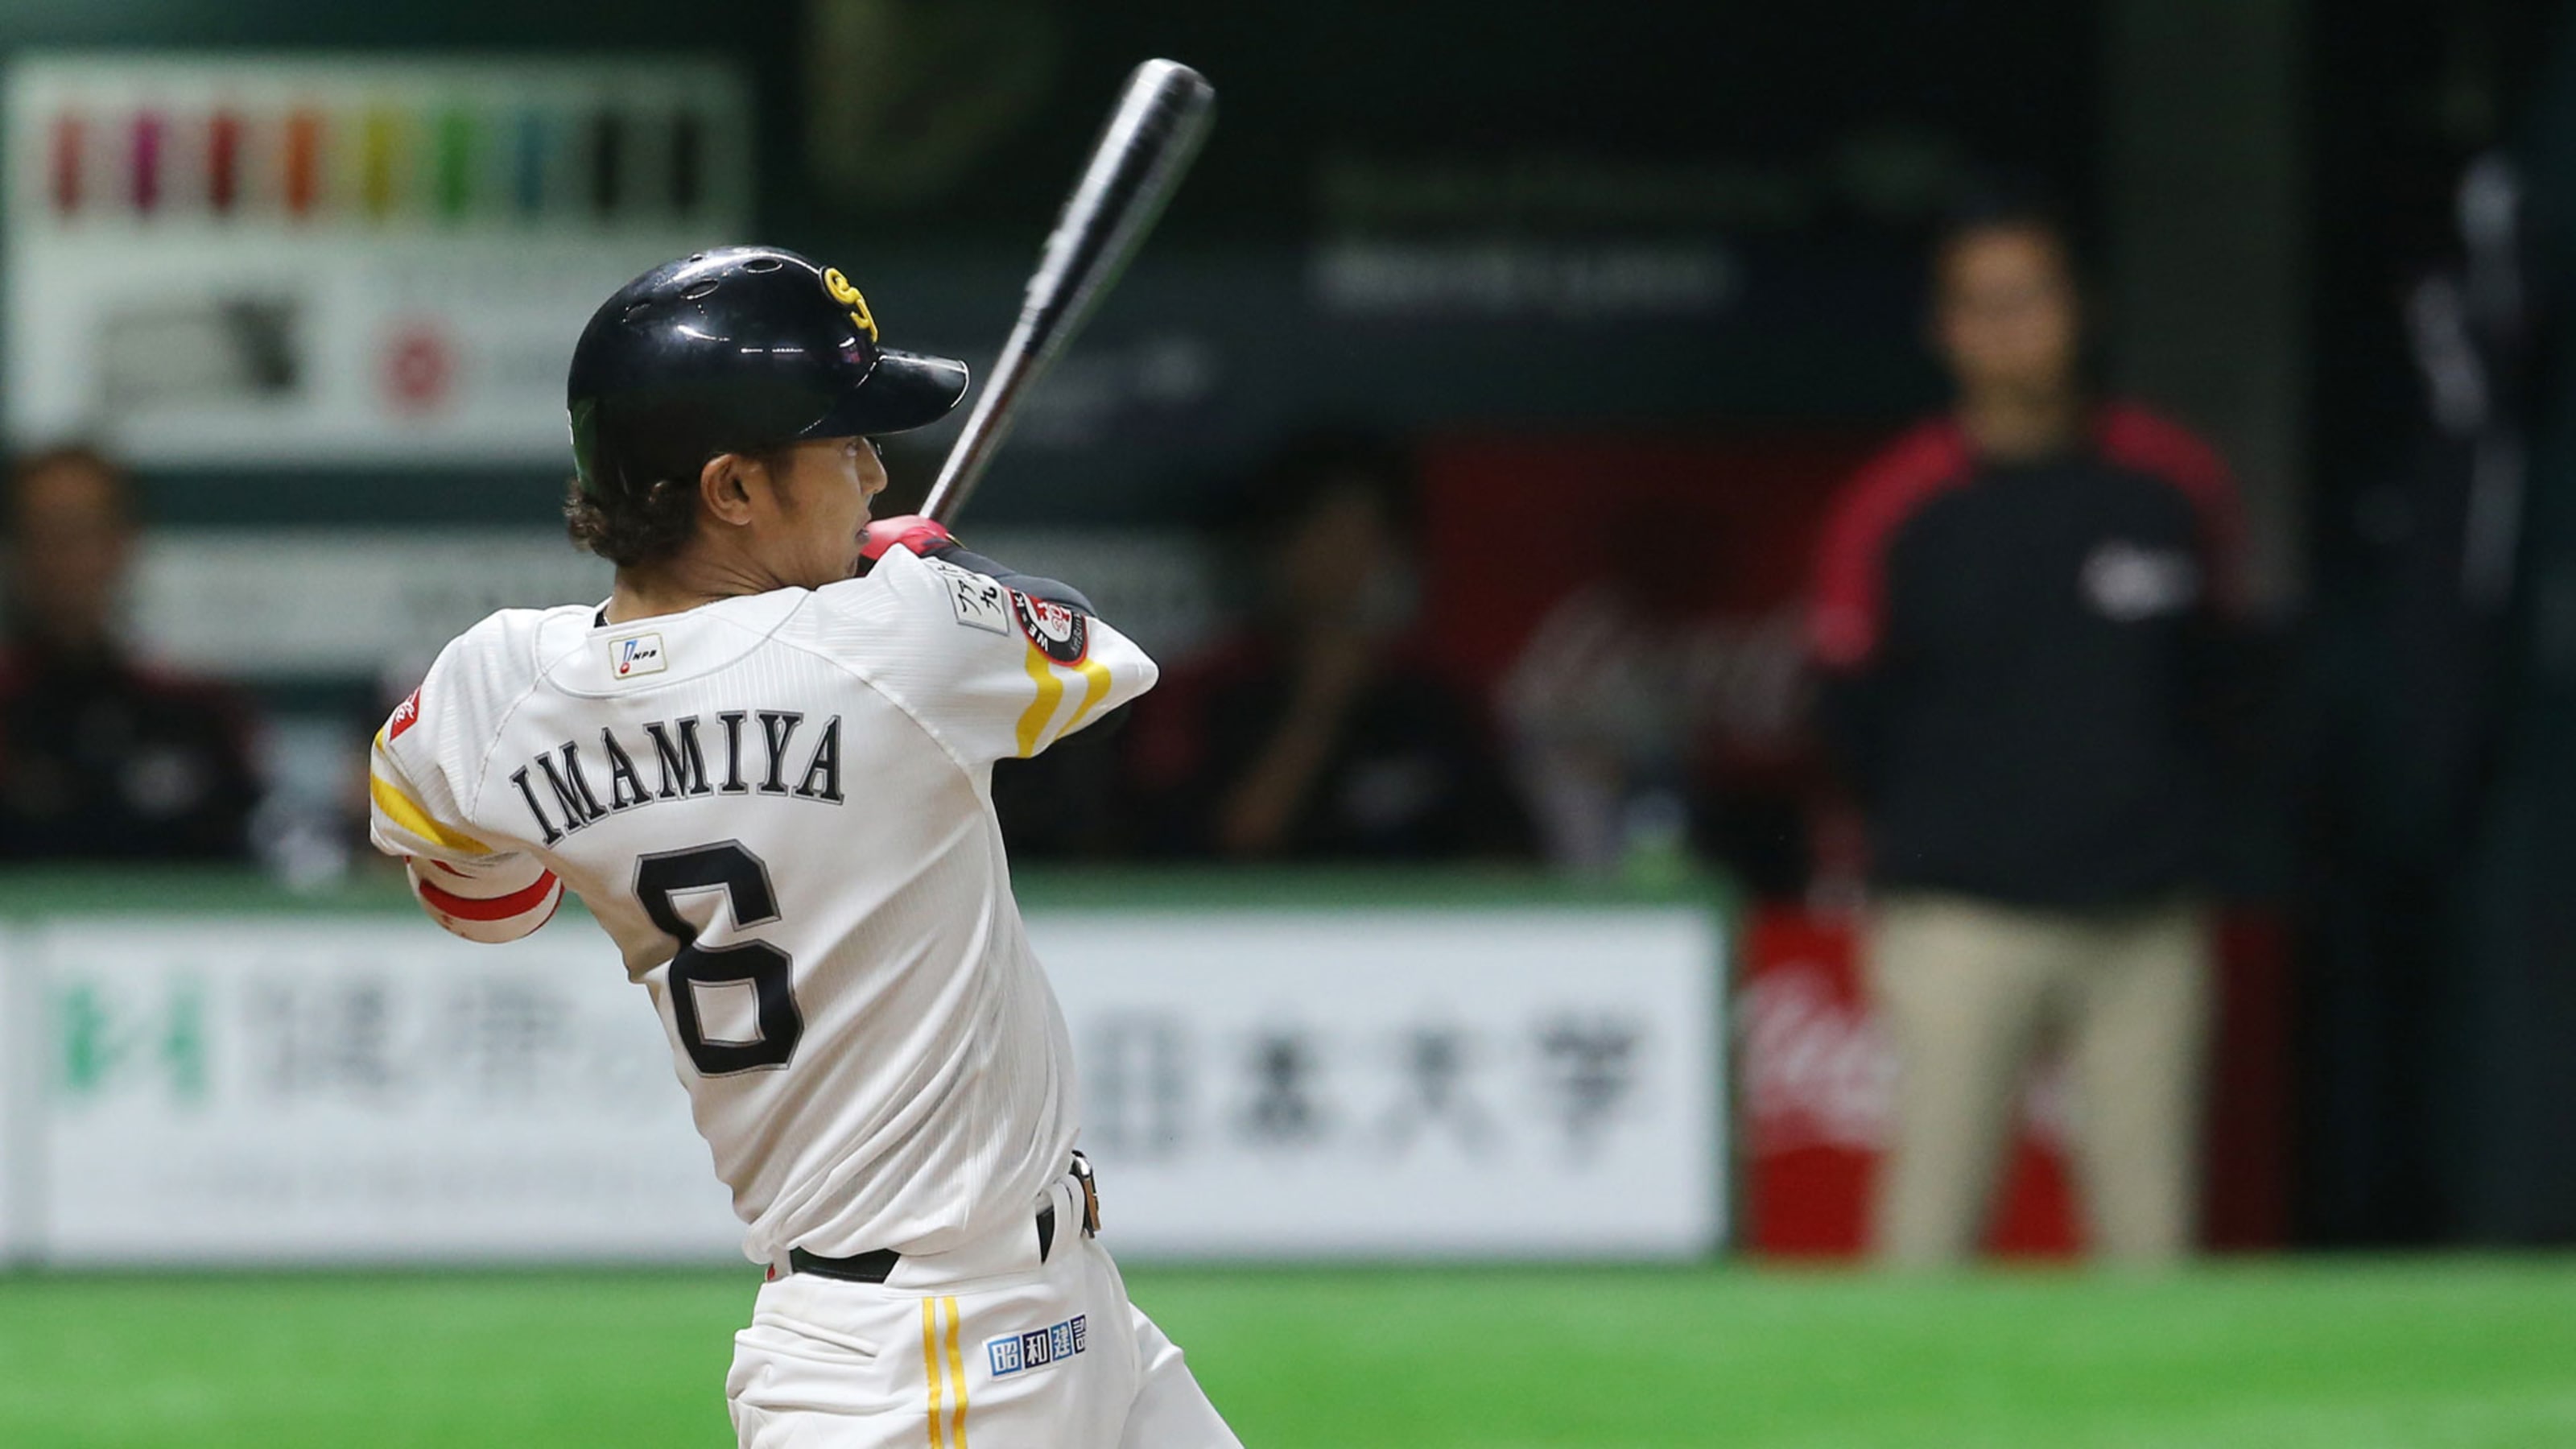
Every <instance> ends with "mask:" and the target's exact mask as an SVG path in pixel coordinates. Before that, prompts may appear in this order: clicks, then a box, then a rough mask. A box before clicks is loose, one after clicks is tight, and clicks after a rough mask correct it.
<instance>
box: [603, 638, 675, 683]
mask: <svg viewBox="0 0 2576 1449" xmlns="http://www.w3.org/2000/svg"><path fill="white" fill-rule="evenodd" d="M608 662H609V665H610V667H611V668H613V669H614V670H615V671H616V672H617V677H618V678H620V679H632V678H634V677H635V676H636V675H639V674H659V673H661V672H662V671H663V670H664V669H667V668H669V667H670V661H669V659H667V658H666V657H664V655H663V653H662V636H661V635H659V634H638V635H636V636H635V637H634V638H632V639H620V640H618V641H617V642H615V643H613V644H611V645H609V646H608Z"/></svg>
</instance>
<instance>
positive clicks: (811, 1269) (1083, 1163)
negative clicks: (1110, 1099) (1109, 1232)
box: [773, 1152, 1100, 1283]
mask: <svg viewBox="0 0 2576 1449" xmlns="http://www.w3.org/2000/svg"><path fill="white" fill-rule="evenodd" d="M1068 1170H1069V1171H1070V1172H1071V1173H1072V1174H1073V1178H1074V1181H1076V1182H1078V1183H1080V1184H1081V1185H1082V1230H1083V1231H1084V1232H1086V1233H1091V1234H1097V1233H1099V1231H1100V1190H1099V1189H1098V1188H1096V1187H1094V1186H1093V1185H1092V1178H1091V1159H1090V1158H1087V1157H1085V1156H1083V1155H1082V1154H1081V1153H1079V1152H1077V1153H1075V1154H1073V1164H1072V1166H1071V1167H1070V1168H1069V1169H1068ZM1054 1251H1055V1204H1054V1203H1048V1204H1047V1205H1046V1206H1045V1207H1042V1208H1039V1209H1038V1261H1039V1262H1041V1263H1043V1262H1045V1261H1046V1260H1047V1255H1048V1254H1050V1253H1052V1252H1054ZM902 1261H903V1254H901V1253H898V1252H896V1251H895V1250H894V1249H892V1248H879V1249H877V1250H876V1251H875V1252H872V1253H861V1254H859V1255H858V1256H857V1257H855V1258H826V1257H824V1256H823V1255H821V1254H820V1253H809V1252H806V1251H805V1250H804V1249H803V1248H790V1249H788V1250H787V1271H788V1272H790V1273H811V1274H813V1275H814V1276H815V1277H817V1278H838V1279H841V1280H843V1281H844V1282H849V1283H883V1282H884V1281H885V1280H886V1279H888V1278H890V1277H892V1276H893V1275H894V1265H895V1264H897V1263H900V1262H902ZM773 1271H775V1270H773Z"/></svg>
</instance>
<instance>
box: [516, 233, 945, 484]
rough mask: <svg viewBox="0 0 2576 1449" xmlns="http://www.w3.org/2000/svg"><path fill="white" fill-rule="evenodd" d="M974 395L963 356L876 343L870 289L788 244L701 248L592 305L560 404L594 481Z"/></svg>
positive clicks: (905, 424) (674, 466)
mask: <svg viewBox="0 0 2576 1449" xmlns="http://www.w3.org/2000/svg"><path fill="white" fill-rule="evenodd" d="M965 394H966V364H964V363H962V362H958V361H955V360H954V359H951V358H946V357H925V356H922V355H920V354H917V353H911V352H898V351H896V350H894V349H893V348H890V347H880V346H878V345H877V324H876V319H875V317H873V316H872V315H870V313H869V311H868V304H867V299H866V298H864V297H862V296H860V295H859V289H858V288H856V287H853V286H851V285H850V283H849V279H847V278H845V277H843V276H842V275H841V274H840V272H839V271H838V270H837V269H835V268H829V267H820V266H817V265H815V264H814V263H813V262H811V261H808V260H807V259H806V258H804V257H801V256H798V255H797V254H796V253H794V252H791V251H783V250H781V249H779V248H777V247H726V248H724V249H722V250H720V251H710V252H698V253H695V254H693V255H690V256H687V257H684V258H682V259H680V260H678V261H675V262H665V263H663V264H662V265H661V266H658V267H655V268H654V269H653V270H651V271H649V272H646V273H645V274H644V275H642V276H640V277H637V278H636V279H635V280H634V281H631V282H629V283H627V284H626V285H625V286H623V287H621V288H619V289H618V290H617V294H616V295H615V296H613V297H610V298H609V299H608V300H607V301H606V302H603V303H601V304H600V308H599V310H598V311H597V312H594V313H592V314H591V318H590V325H588V326H587V327H584V328H583V329H582V331H581V341H580V343H579V344H577V345H576V346H575V347H574V348H573V354H572V373H571V376H570V377H569V379H567V381H566V385H565V401H566V404H567V405H568V406H569V407H570V409H571V411H572V450H573V465H574V467H575V469H576V470H577V471H578V472H579V475H580V487H581V490H582V492H583V493H584V494H586V495H587V496H589V497H591V498H593V499H600V500H603V501H604V500H606V499H608V498H611V497H617V496H634V495H635V494H637V493H640V492H641V491H643V490H646V489H649V488H651V487H652V485H653V484H654V483H655V482H657V481H660V480H661V479H663V478H666V477H672V476H673V475H674V474H680V475H684V476H687V477H692V478H694V477H695V475H696V472H697V470H698V468H700V467H702V466H703V465H704V464H705V462H706V460H707V459H709V458H712V457H714V456H716V455H717V454H718V453H757V452H761V451H764V450H767V449H771V448H777V447H781V446H784V445H786V444H788V443H793V442H796V441H798V440H800V439H805V438H846V437H854V436H860V435H865V434H875V433H899V432H902V431H904V430H906V429H908V428H917V427H921V426H922V425H924V424H926V423H932V422H936V421H938V420H939V418H940V417H942V416H943V415H945V414H946V413H947V411H948V410H949V409H950V408H953V407H955V406H956V405H957V400H958V399H959V398H961V397H963V396H965Z"/></svg>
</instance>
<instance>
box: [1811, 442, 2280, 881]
mask: <svg viewBox="0 0 2576 1449" xmlns="http://www.w3.org/2000/svg"><path fill="white" fill-rule="evenodd" d="M2237 539H2238V525H2237V516H2236V511H2235V499H2234V494H2233V488H2232V486H2231V484H2230V483H2229V481H2228V479H2227V476H2226V472H2225V470H2224V468H2223V466H2222V465H2221V464H2220V463H2219V461H2218V459H2217V457H2216V456H2215V455H2214V454H2212V453H2211V452H2210V451H2209V449H2208V448H2206V447H2204V446H2203V445H2202V444H2201V443H2199V442H2198V441H2197V440H2196V439H2194V438H2192V437H2191V436H2190V435H2189V434H2187V433H2185V432H2183V431H2182V430H2181V429H2180V428H2178V427H2175V426H2174V425H2172V424H2170V423H2167V422H2164V421H2162V420H2160V419H2158V418H2155V417H2153V416H2151V415H2149V414H2147V413H2145V412H2143V411H2141V410H2138V409H2136V408H2130V407H2108V408H2105V409H2103V410H2102V411H2101V412H2100V413H2099V414H2098V416H2097V418H2096V422H2095V426H2094V427H2093V429H2092V432H2091V435H2090V437H2089V438H2088V440H2087V444H2086V446H2084V447H2083V448H2081V449H2079V450H2077V451H2075V452H2072V453H2070V454H2068V455H2066V456H2064V457H2062V458H2057V459H2052V460H2049V461H2046V462H2039V463H2027V464H2014V465H2009V466H2006V465H1999V464H1994V463H1990V462H1987V461H1985V460H1982V459H1979V458H1977V457H1976V456H1974V454H1973V453H1972V451H1971V450H1970V448H1969V446H1968V444H1967V441H1966V439H1965V438H1964V437H1963V436H1962V435H1961V434H1960V432H1959V430H1958V429H1957V428H1956V427H1955V426H1954V425H1951V424H1949V423H1946V422H1944V423H1934V424H1929V425H1926V426H1924V427H1922V428H1918V429H1916V430H1915V431H1914V432H1912V433H1910V434H1908V435H1906V436H1905V437H1904V438H1902V439H1900V440H1899V441H1898V442H1897V443H1896V444H1895V445H1894V446H1893V447H1891V448H1890V449H1889V450H1888V451H1887V452H1886V453H1884V454H1882V455H1881V456H1880V457H1879V458H1878V459H1877V460H1876V461H1875V462H1873V463H1872V464H1871V465H1870V466H1869V467H1868V468H1866V469H1864V470H1863V471H1862V472H1861V474H1860V475H1859V476H1858V477H1856V478H1855V479H1854V480H1853V482H1852V483H1851V485H1850V486H1849V488H1848V489H1847V490H1846V491H1845V493H1844V495H1843V497H1842V498H1841V500H1840V502H1839V503H1838V505H1837V507H1836V509H1835V513H1834V516H1833V518H1832V520H1831V521H1830V522H1829V524H1828V525H1827V528H1826V532H1825V536H1824V542H1823V548H1822V552H1821V555H1820V559H1819V565H1820V568H1819V575H1818V591H1817V601H1816V603H1817V607H1816V614H1815V620H1814V639H1813V645H1814V650H1815V655H1816V660H1817V663H1818V665H1819V666H1820V682H1821V688H1820V692H1819V709H1820V721H1819V722H1820V724H1821V725H1822V727H1823V729H1824V731H1825V734H1826V738H1827V742H1828V745H1829V747H1830V749H1831V750H1832V752H1833V754H1834V755H1835V757H1836V758H1837V760H1838V762H1839V763H1840V765H1841V766H1842V767H1843V769H1844V772H1845V773H1846V775H1847V777H1848V778H1849V780H1850V782H1851V784H1852V785H1853V787H1854V789H1855V792H1856V793H1857V794H1858V795H1859V797H1860V800H1861V803H1862V806H1863V808H1864V810H1865V811H1866V813H1867V816H1868V820H1869V827H1870V853H1871V870H1872V874H1873V876H1874V877H1875V878H1876V879H1877V880H1878V881H1879V882H1880V883H1882V884H1885V885H1891V886H1907V887H1919V888H1929V889H1938V890H1948V891H1956V892H1960V893H1963V894H1967V895H1973V896H1979V897H1983V898H1987V899H1992V900H1998V901H2003V902H2007V903H2011V904H2019V905H2030V906H2046V907H2084V906H2097V905H2112V904H2121V903H2128V902H2136V901H2143V900H2148V899H2152V898H2154V897H2157V896H2159V895H2164V894H2168V893H2171V892H2174V891H2176V890H2180V889H2184V888H2187V887H2190V886H2193V885H2197V884H2200V883H2202V882H2204V881H2205V879H2206V877H2207V875H2208V872H2209V868H2210V865H2211V858H2210V857H2211V853H2212V850H2211V847H2212V835H2213V832H2214V829H2215V825H2216V821H2215V817H2216V815H2217V798H2216V790H2217V785H2216V776H2217V764H2218V762H2217V759H2216V745H2217V742H2216V738H2215V735H2216V731H2217V729H2218V720H2219V717H2220V703H2219V702H2220V700H2221V698H2222V696H2223V694H2224V686H2223V684H2222V679H2221V676H2222V674H2223V665H2222V661H2223V659H2224V657H2225V652H2226V635H2227V633H2228V631H2229V620H2230V619H2231V617H2232V616H2233V614H2234V612H2235V610H2236V605H2237V594H2238V582H2237V577H2236V574H2237V564H2236V553H2237V546H2238V545H2237Z"/></svg>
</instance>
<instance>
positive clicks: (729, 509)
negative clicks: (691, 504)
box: [698, 453, 760, 527]
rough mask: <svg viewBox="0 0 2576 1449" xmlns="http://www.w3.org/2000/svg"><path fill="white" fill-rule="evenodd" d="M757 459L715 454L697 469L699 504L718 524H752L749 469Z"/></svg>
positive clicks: (737, 525)
mask: <svg viewBox="0 0 2576 1449" xmlns="http://www.w3.org/2000/svg"><path fill="white" fill-rule="evenodd" d="M759 466H760V464H759V462H758V460H756V459H752V458H746V457H744V456H743V455H742V454H740V453H718V454H716V455H715V456H714V457H712V458H709V459H708V460H707V462H706V466H705V467H703V468H700V469H699V470H698V501H699V503H700V504H701V505H702V506H703V507H704V508H705V509H706V511H707V512H708V514H710V515H711V516H713V517H714V518H715V519H716V520H717V521H718V522H721V523H730V524H733V525H734V526H736V527H740V526H742V525H743V524H746V523H749V522H751V479H750V476H749V475H750V472H751V470H752V469H754V468H757V467H759Z"/></svg>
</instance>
